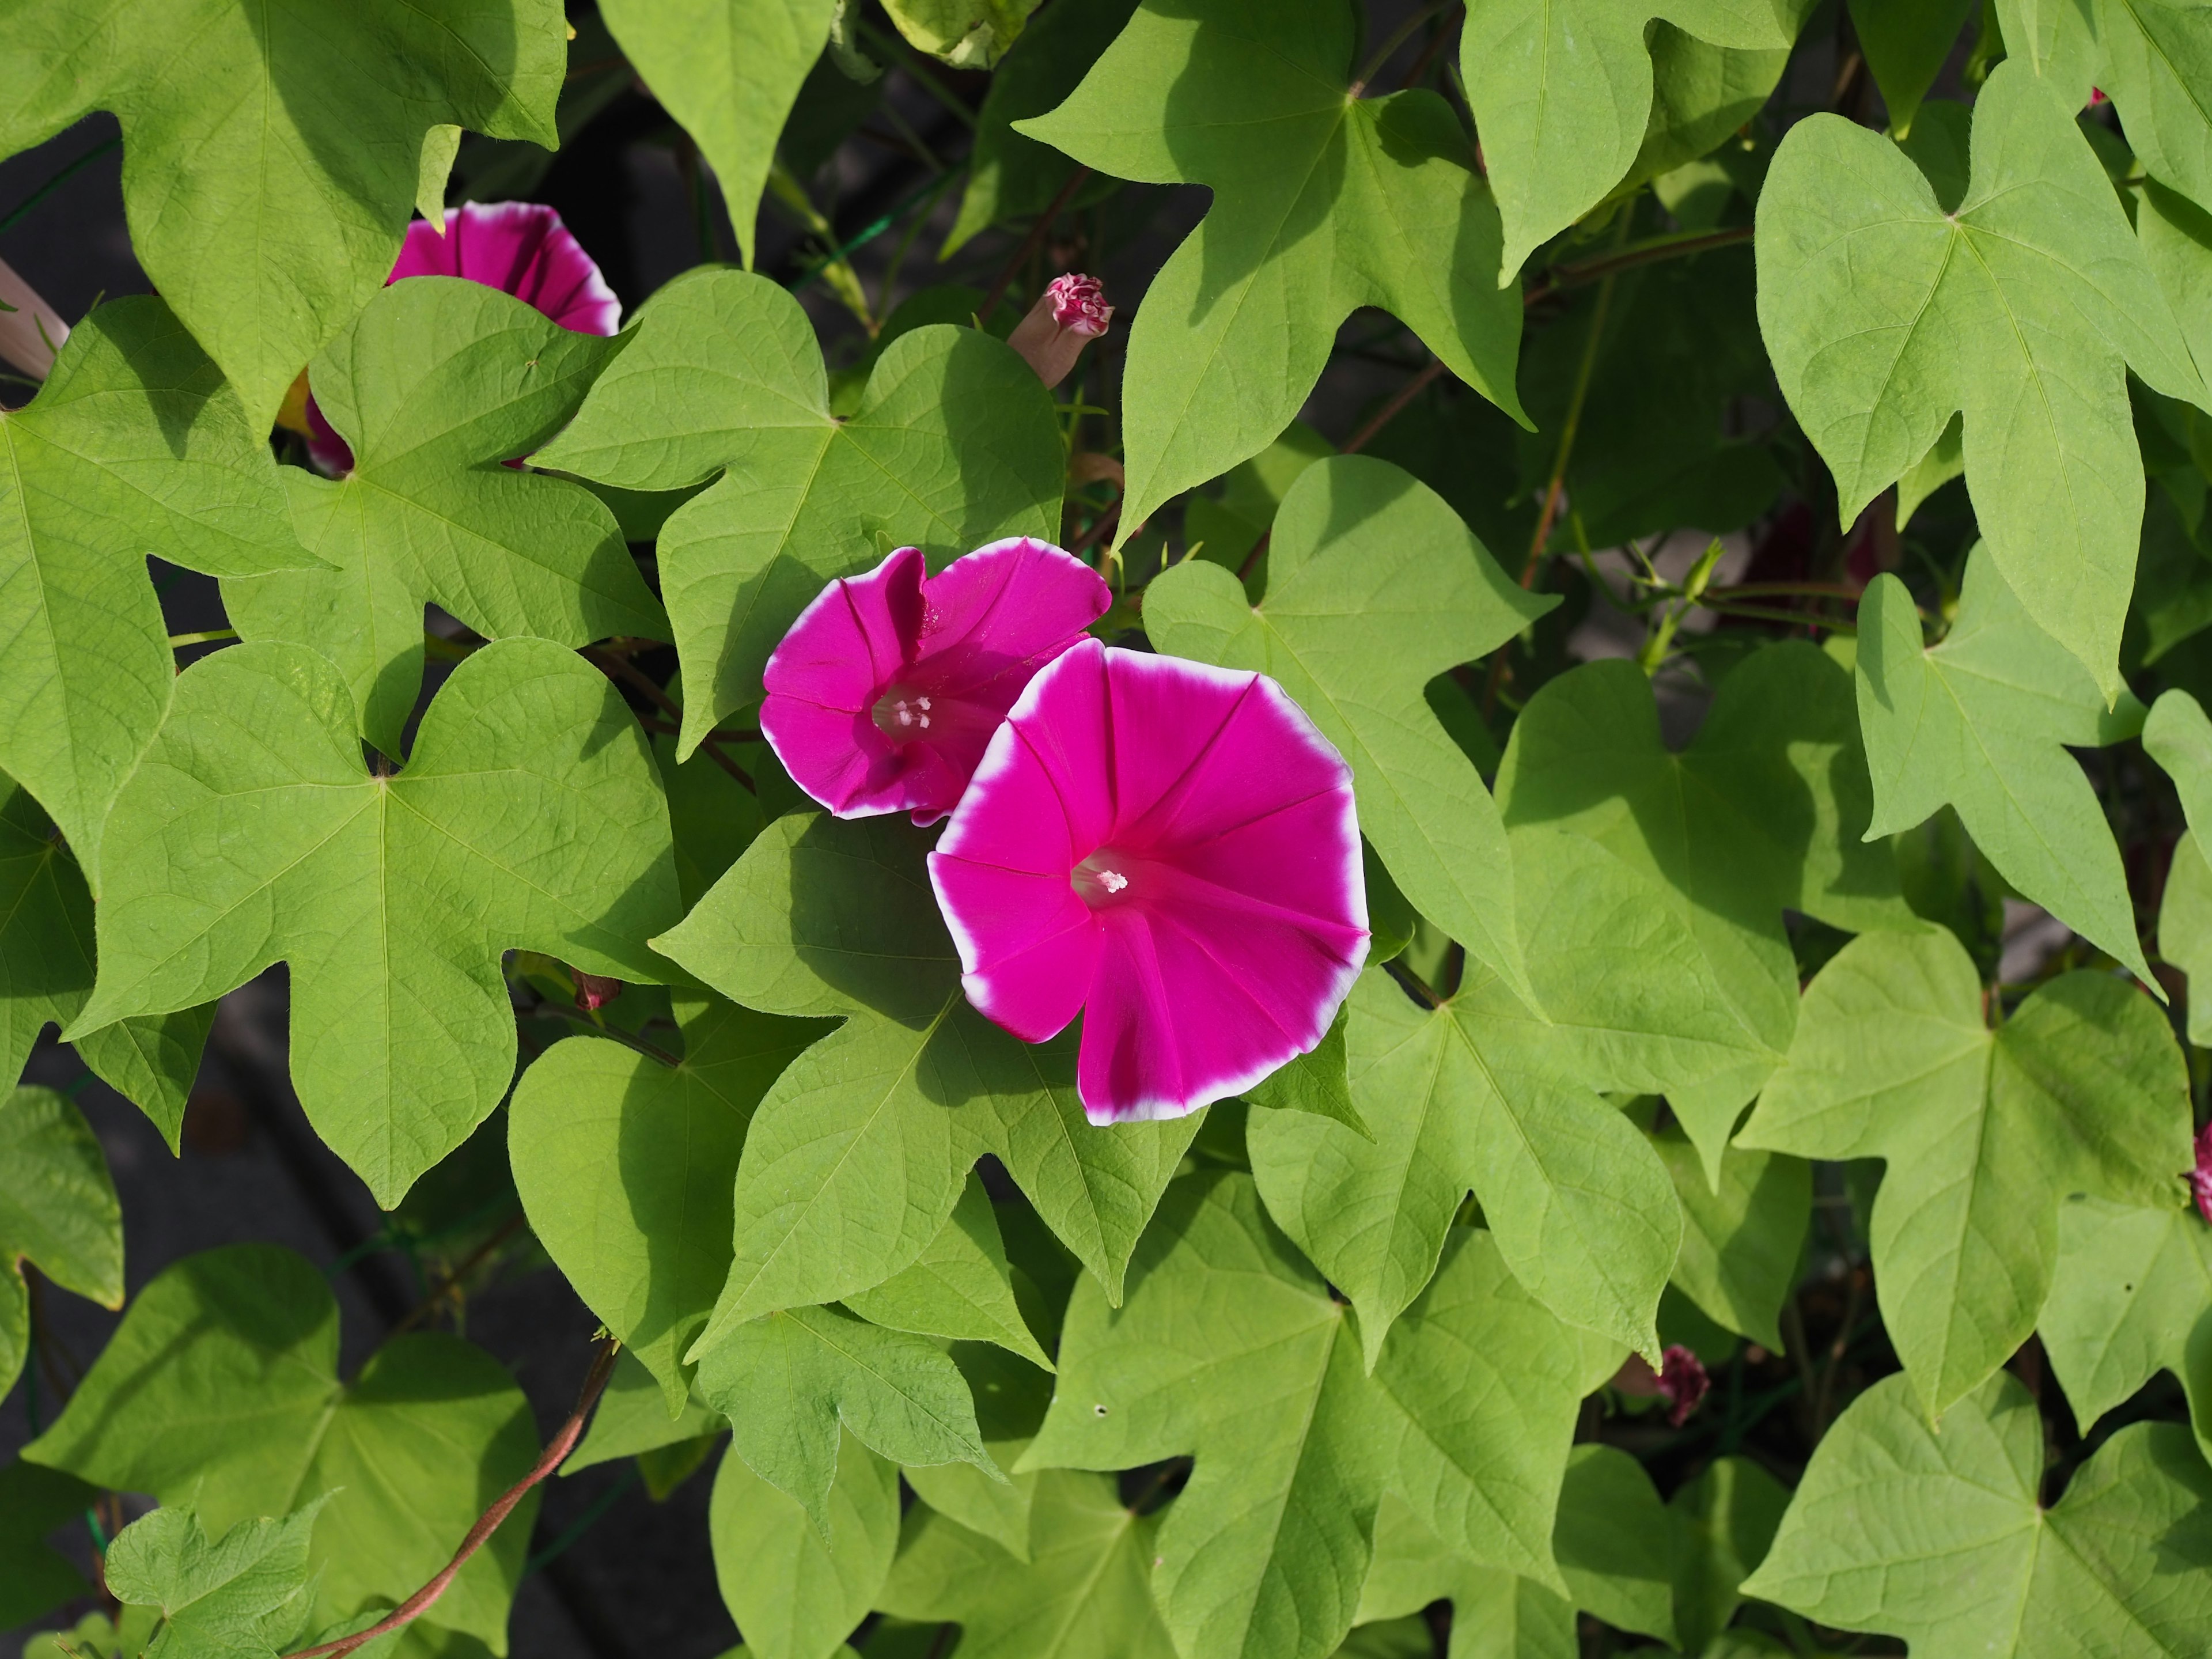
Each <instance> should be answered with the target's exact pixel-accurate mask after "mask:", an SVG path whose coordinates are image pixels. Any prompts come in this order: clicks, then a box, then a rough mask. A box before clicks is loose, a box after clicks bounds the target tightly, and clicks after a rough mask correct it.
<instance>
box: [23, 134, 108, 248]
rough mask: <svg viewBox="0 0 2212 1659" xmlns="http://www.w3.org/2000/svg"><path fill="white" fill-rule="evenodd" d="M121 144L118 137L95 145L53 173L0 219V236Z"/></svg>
mask: <svg viewBox="0 0 2212 1659" xmlns="http://www.w3.org/2000/svg"><path fill="white" fill-rule="evenodd" d="M121 143H123V140H122V139H121V138H120V137H114V138H111V139H109V140H108V141H107V142H106V143H104V144H100V145H96V146H94V148H93V149H88V150H87V151H85V153H84V154H83V155H80V156H78V157H77V158H76V161H71V162H70V163H69V165H68V166H66V167H63V168H62V170H61V171H60V172H58V173H55V174H54V176H53V177H52V178H51V179H47V180H46V183H44V184H43V185H40V186H39V187H38V188H37V189H36V190H34V191H32V192H31V193H30V194H29V195H28V196H26V197H24V198H23V199H22V200H21V201H20V202H18V203H16V204H15V206H14V207H12V208H10V209H9V210H8V216H7V217H6V218H4V219H0V234H4V233H5V232H8V231H10V230H13V229H15V227H16V226H17V225H18V224H20V223H21V222H22V220H23V218H24V216H26V215H27V214H28V213H29V212H30V210H32V209H33V208H34V207H36V206H38V204H40V203H41V202H43V201H45V200H46V197H49V196H51V195H52V194H53V193H54V192H55V191H58V190H59V189H60V188H61V187H62V186H63V185H64V184H66V183H67V182H68V181H69V180H70V179H71V178H73V177H74V176H75V175H76V173H79V172H80V171H82V169H83V168H85V167H89V166H91V165H92V164H93V163H94V161H98V160H99V159H100V157H101V156H103V155H106V154H107V152H108V151H110V150H111V149H116V148H117V147H118V146H119V145H120V144H121Z"/></svg>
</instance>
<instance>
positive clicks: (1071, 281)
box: [1006, 272, 1114, 387]
mask: <svg viewBox="0 0 2212 1659" xmlns="http://www.w3.org/2000/svg"><path fill="white" fill-rule="evenodd" d="M1113 320H1114V307H1111V306H1109V305H1108V304H1107V303H1106V290H1105V288H1104V287H1103V285H1102V284H1101V283H1100V282H1099V281H1098V279H1097V277H1096V276H1077V275H1076V274H1074V273H1073V272H1070V273H1069V274H1068V275H1066V276H1055V277H1054V278H1053V279H1052V281H1051V282H1049V283H1047V284H1046V285H1045V290H1044V292H1043V293H1042V294H1041V295H1038V296H1037V302H1036V304H1035V305H1033V306H1031V307H1030V312H1029V315H1028V316H1026V317H1024V318H1023V319H1021V321H1020V322H1018V323H1017V324H1015V325H1014V331H1013V332H1012V334H1010V335H1008V336H1007V337H1006V343H1007V344H1008V345H1010V346H1012V347H1013V349H1015V350H1017V351H1018V352H1020V353H1021V354H1022V356H1024V358H1026V359H1027V360H1028V362H1029V366H1030V368H1033V369H1035V370H1036V372H1037V378H1038V379H1039V380H1042V381H1043V382H1044V383H1045V385H1046V386H1048V387H1051V386H1058V385H1059V384H1060V382H1061V381H1062V380H1066V378H1067V371H1068V370H1069V369H1071V368H1074V367H1075V360H1076V358H1078V357H1079V356H1081V355H1082V353H1083V348H1084V347H1085V346H1086V345H1088V344H1090V343H1091V341H1093V340H1095V339H1097V337H1099V336H1100V335H1102V334H1103V333H1104V332H1105V331H1106V326H1107V325H1108V324H1109V323H1111V322H1112V321H1113Z"/></svg>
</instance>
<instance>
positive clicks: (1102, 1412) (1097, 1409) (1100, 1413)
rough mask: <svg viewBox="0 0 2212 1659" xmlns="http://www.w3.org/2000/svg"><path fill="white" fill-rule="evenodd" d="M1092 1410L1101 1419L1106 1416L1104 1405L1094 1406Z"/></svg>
mask: <svg viewBox="0 0 2212 1659" xmlns="http://www.w3.org/2000/svg"><path fill="white" fill-rule="evenodd" d="M1091 1411H1092V1413H1094V1414H1096V1415H1097V1416H1099V1417H1103V1416H1105V1415H1106V1407H1104V1406H1103V1404H1101V1405H1097V1406H1093V1407H1091Z"/></svg>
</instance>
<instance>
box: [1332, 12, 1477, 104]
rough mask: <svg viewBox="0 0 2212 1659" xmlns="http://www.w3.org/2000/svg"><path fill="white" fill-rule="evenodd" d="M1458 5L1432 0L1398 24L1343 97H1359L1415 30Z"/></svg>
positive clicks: (1346, 89) (1411, 37)
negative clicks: (1432, 0)
mask: <svg viewBox="0 0 2212 1659" xmlns="http://www.w3.org/2000/svg"><path fill="white" fill-rule="evenodd" d="M1459 3H1460V0H1434V3H1432V4H1430V5H1426V6H1423V7H1422V8H1421V9H1419V11H1417V12H1415V13H1414V14H1413V15H1412V16H1411V17H1408V18H1407V20H1406V21H1404V22H1402V23H1401V24H1399V25H1398V27H1396V28H1395V29H1394V30H1393V31H1392V32H1391V33H1390V37H1389V39H1388V40H1385V41H1383V44H1382V45H1381V46H1378V47H1377V48H1376V52H1375V55H1374V56H1373V57H1372V58H1369V59H1368V60H1367V67H1366V68H1365V69H1364V70H1360V71H1359V78H1358V80H1357V81H1354V82H1352V84H1351V85H1350V86H1349V87H1347V88H1345V96H1346V98H1350V99H1357V98H1358V97H1359V96H1360V94H1363V93H1364V92H1365V91H1366V90H1367V83H1368V82H1370V81H1372V80H1373V79H1374V78H1375V77H1376V76H1377V75H1380V74H1381V73H1382V72H1383V65H1384V64H1388V63H1389V61H1390V59H1391V57H1392V56H1393V55H1394V54H1395V52H1397V50H1398V48H1399V47H1401V46H1404V45H1405V44H1406V42H1407V41H1408V40H1412V39H1413V31H1414V30H1415V29H1417V28H1419V27H1421V25H1422V24H1424V23H1425V22H1427V21H1429V20H1430V19H1431V17H1434V16H1436V15H1437V14H1438V13H1440V12H1445V11H1449V10H1450V9H1452V8H1453V7H1454V6H1455V5H1457V4H1459Z"/></svg>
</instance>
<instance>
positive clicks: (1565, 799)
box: [1498, 644, 1914, 1179]
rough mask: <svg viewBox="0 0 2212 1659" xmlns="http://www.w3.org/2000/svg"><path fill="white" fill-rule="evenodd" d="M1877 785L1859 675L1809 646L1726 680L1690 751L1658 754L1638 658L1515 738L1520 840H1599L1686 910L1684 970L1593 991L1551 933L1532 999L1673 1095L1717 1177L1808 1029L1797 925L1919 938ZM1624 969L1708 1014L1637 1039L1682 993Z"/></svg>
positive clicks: (1650, 970)
mask: <svg viewBox="0 0 2212 1659" xmlns="http://www.w3.org/2000/svg"><path fill="white" fill-rule="evenodd" d="M1864 779H1865V763H1864V762H1863V759H1862V757H1861V756H1860V753H1859V745H1858V739H1857V732H1856V731H1855V730H1854V729H1853V723H1852V720H1851V708H1850V700H1849V698H1848V696H1846V693H1845V682H1844V675H1843V673H1842V671H1840V670H1839V669H1838V668H1837V667H1836V665H1834V664H1833V663H1832V662H1831V661H1830V660H1829V659H1827V658H1826V657H1825V656H1823V655H1822V654H1821V653H1820V652H1818V651H1815V650H1813V649H1811V648H1810V647H1806V646H1803V645H1796V644H1784V645H1782V646H1779V647H1775V648H1773V649H1771V650H1766V651H1762V652H1760V653H1758V655H1757V656H1755V657H1753V659H1751V660H1750V661H1748V662H1747V663H1745V664H1744V665H1742V666H1741V668H1739V669H1738V670H1737V671H1735V673H1733V674H1730V675H1729V678H1727V679H1726V680H1725V681H1723V683H1722V686H1721V690H1720V693H1719V695H1718V696H1716V697H1715V698H1714V700H1713V704H1712V708H1711V711H1710V712H1709V713H1708V714H1707V715H1706V716H1705V724H1704V725H1703V726H1701V727H1700V728H1699V732H1698V735H1697V737H1696V738H1695V739H1694V740H1693V741H1692V743H1691V744H1689V746H1688V747H1687V748H1686V749H1685V750H1682V751H1681V753H1680V754H1679V755H1676V754H1673V753H1670V752H1669V751H1668V749H1667V747H1666V745H1665V744H1664V743H1663V742H1662V740H1661V738H1660V732H1659V714H1658V708H1657V706H1656V703H1655V702H1654V700H1653V698H1652V695H1651V690H1650V683H1649V681H1648V680H1646V678H1644V675H1643V674H1641V673H1639V672H1638V671H1636V669H1635V668H1634V667H1633V666H1632V665H1630V664H1628V663H1625V662H1600V663H1591V664H1589V665H1586V666H1584V667H1582V668H1578V669H1576V670H1573V671H1571V672H1569V673H1566V674H1563V675H1561V676H1560V677H1559V678H1558V679H1556V680H1554V681H1553V682H1552V683H1551V684H1549V685H1547V686H1546V687H1545V688H1544V690H1542V691H1541V692H1540V693H1538V694H1537V696H1535V697H1534V698H1533V699H1531V701H1530V702H1529V705H1528V708H1527V709H1526V710H1525V711H1523V713H1522V717H1521V719H1520V720H1519V721H1517V722H1516V725H1515V726H1514V728H1513V738H1512V741H1511V742H1510V744H1508V745H1507V747H1506V752H1505V760H1504V764H1503V765H1502V766H1501V767H1500V768H1499V769H1498V797H1499V800H1500V802H1501V805H1502V810H1503V811H1504V818H1505V822H1506V823H1507V825H1508V826H1509V827H1511V828H1514V829H1520V828H1522V826H1524V825H1525V826H1535V825H1541V826H1544V827H1545V828H1547V829H1554V830H1563V831H1567V832H1570V833H1571V834H1573V835H1575V836H1578V837H1581V838H1583V839H1584V840H1586V841H1589V842H1594V843H1595V845H1596V846H1597V847H1598V848H1601V849H1603V851H1604V852H1605V853H1607V854H1610V855H1611V859H1610V861H1609V868H1610V871H1611V872H1613V879H1614V880H1615V881H1631V880H1637V879H1638V878H1640V882H1639V885H1641V886H1642V887H1643V888H1644V890H1645V891H1647V892H1648V893H1649V894H1650V896H1651V898H1652V900H1653V901H1654V902H1656V904H1658V905H1662V906H1663V907H1665V908H1666V909H1667V910H1668V911H1670V912H1672V914H1673V917H1674V921H1676V922H1677V923H1678V924H1679V927H1680V937H1681V938H1682V939H1683V940H1684V942H1685V944H1686V946H1687V950H1686V952H1685V953H1684V954H1686V956H1687V957H1688V960H1687V961H1685V960H1683V959H1682V957H1681V956H1680V955H1674V954H1673V953H1669V955H1668V956H1667V957H1661V956H1659V954H1658V953H1657V952H1656V951H1653V952H1648V953H1646V954H1644V957H1643V958H1642V959H1641V960H1640V961H1638V962H1636V963H1620V964H1617V965H1616V964H1608V965H1609V966H1611V967H1612V968H1613V971H1610V972H1607V973H1605V974H1603V975H1597V976H1593V975H1591V973H1590V972H1589V965H1588V963H1586V962H1585V961H1583V960H1580V959H1578V957H1579V952H1577V951H1574V949H1573V947H1572V946H1570V945H1567V944H1566V943H1565V938H1564V932H1565V930H1563V929H1561V928H1560V927H1559V922H1558V921H1557V920H1556V919H1555V918H1554V919H1552V924H1551V927H1549V928H1547V932H1549V933H1551V936H1552V940H1553V943H1552V944H1551V945H1550V947H1549V951H1550V952H1551V953H1553V960H1554V961H1555V962H1556V963H1558V967H1557V969H1556V970H1555V971H1556V977H1554V976H1553V975H1547V977H1546V979H1545V982H1544V983H1543V984H1542V985H1541V987H1540V989H1539V990H1538V993H1537V994H1538V995H1539V997H1541V999H1542V1006H1544V1008H1545V1009H1546V1011H1547V1012H1549V1013H1550V1014H1551V1015H1552V1017H1553V1018H1554V1019H1556V1020H1558V1021H1559V1022H1560V1023H1561V1024H1565V1025H1569V1026H1576V1027H1583V1028H1586V1029H1587V1030H1588V1031H1589V1039H1588V1040H1589V1043H1590V1045H1591V1048H1592V1050H1593V1060H1594V1062H1595V1066H1596V1067H1597V1071H1598V1074H1599V1077H1600V1079H1601V1082H1602V1083H1603V1084H1605V1085H1610V1086H1613V1087H1616V1088H1619V1087H1634V1088H1640V1089H1644V1090H1648V1091H1651V1092H1654V1093H1659V1092H1663V1093H1665V1094H1666V1096H1667V1097H1668V1100H1669V1102H1670V1103H1672V1104H1673V1107H1674V1111H1675V1113H1676V1115H1678V1116H1679V1117H1680V1119H1681V1121H1682V1123H1683V1125H1684V1127H1686V1128H1687V1129H1688V1130H1689V1132H1690V1139H1692V1141H1693V1142H1694V1143H1695V1144H1696V1146H1697V1147H1698V1151H1699V1154H1700V1156H1702V1158H1704V1160H1705V1173H1706V1176H1707V1177H1708V1179H1717V1175H1718V1170H1719V1165H1720V1160H1721V1149H1722V1148H1723V1146H1726V1145H1727V1144H1728V1137H1729V1131H1730V1130H1731V1129H1732V1128H1733V1127H1735V1120H1736V1119H1737V1117H1738V1116H1739V1115H1741V1112H1742V1110H1743V1107H1744V1104H1745V1103H1746V1102H1747V1101H1748V1100H1749V1099H1750V1098H1751V1097H1752V1096H1753V1095H1754V1094H1755V1093H1757V1092H1758V1091H1759V1085H1761V1084H1763V1083H1764V1082H1765V1080H1766V1078H1767V1076H1768V1074H1769V1073H1771V1072H1772V1070H1773V1068H1774V1066H1776V1065H1777V1064H1778V1062H1779V1060H1780V1059H1781V1057H1782V1054H1784V1051H1785V1050H1786V1049H1787V1048H1788V1047H1789V1042H1790V1031H1791V1030H1792V1028H1793V1026H1794V1024H1795V1023H1796V1012H1797V1011H1796V978H1797V975H1796V968H1795V965H1794V964H1793V963H1792V962H1791V959H1790V944H1789V940H1788V938H1787V936H1786V935H1785V933H1784V929H1783V925H1782V912H1783V911H1784V909H1785V908H1787V909H1790V910H1796V911H1800V912H1802V913H1804V914H1806V915H1812V916H1816V917H1818V918H1819V919H1820V920H1821V921H1826V922H1828V923H1830V924H1832V925H1833V926H1835V927H1847V928H1853V929H1858V928H1864V927H1900V926H1901V927H1911V926H1913V925H1914V924H1913V921H1912V917H1911V913H1910V912H1909V911H1908V910H1907V909H1906V908H1905V905H1904V902H1903V901H1902V899H1901V898H1900V897H1899V892H1898V885H1897V872H1896V861H1895V860H1894V858H1893V856H1892V855H1891V854H1890V852H1889V849H1888V848H1887V847H1884V846H1881V845H1875V846H1871V847H1869V846H1862V845H1860V844H1859V843H1860V842H1861V838H1862V836H1863V832H1864V829H1865V825H1866V823H1867V820H1868V816H1869V811H1870V805H1871V804H1870V803H1869V800H1868V799H1867V793H1866V788H1865V782H1864ZM1553 902H1554V903H1555V904H1556V903H1558V900H1557V898H1556V896H1555V897H1554V900H1553ZM1610 919H1611V916H1610V915H1608V920H1610ZM1587 937H1588V935H1587V934H1586V933H1580V932H1578V933H1576V934H1574V935H1573V939H1574V944H1575V945H1582V944H1583V943H1584V940H1585V939H1586V938H1587ZM1624 969H1625V970H1626V974H1629V975H1637V976H1638V978H1642V977H1644V975H1650V977H1652V978H1655V979H1656V978H1662V977H1663V978H1666V979H1668V980H1672V981H1674V985H1675V987H1680V986H1681V984H1682V983H1683V981H1685V980H1687V981H1688V983H1689V984H1691V985H1692V986H1694V987H1695V989H1696V992H1697V994H1698V1000H1699V1004H1700V1005H1701V1006H1700V1007H1699V1009H1698V1010H1697V1011H1696V1012H1690V1013H1689V1014H1688V1017H1687V1018H1685V1017H1684V1014H1683V1012H1678V1011H1677V1010H1675V1009H1674V1008H1671V1007H1670V1008H1668V1010H1667V1012H1666V1014H1665V1015H1664V1016H1663V1017H1662V1020H1661V1021H1660V1022H1656V1023H1657V1024H1659V1026H1660V1029H1658V1030H1653V1031H1650V1032H1649V1034H1648V1035H1647V1034H1642V1033H1638V1030H1637V1028H1638V1024H1641V1023H1643V1022H1642V1021H1640V1020H1639V1018H1638V1015H1639V1014H1644V1018H1646V1019H1648V1018H1649V1016H1648V1014H1647V1013H1645V1011H1646V1010H1649V1009H1650V1008H1651V1006H1652V1005H1653V1004H1654V1003H1655V1002H1656V1001H1657V1000H1658V999H1659V998H1661V997H1662V996H1665V995H1667V994H1668V991H1667V989H1665V988H1662V987H1657V986H1646V985H1644V984H1639V983H1636V982H1634V981H1632V980H1626V979H1625V978H1624V974H1623V970H1624ZM1555 987H1556V988H1555ZM1676 994H1679V990H1677V993H1676ZM1692 1031H1694V1032H1695V1036H1692V1035H1691V1033H1692ZM1685 1039H1688V1040H1685Z"/></svg>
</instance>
